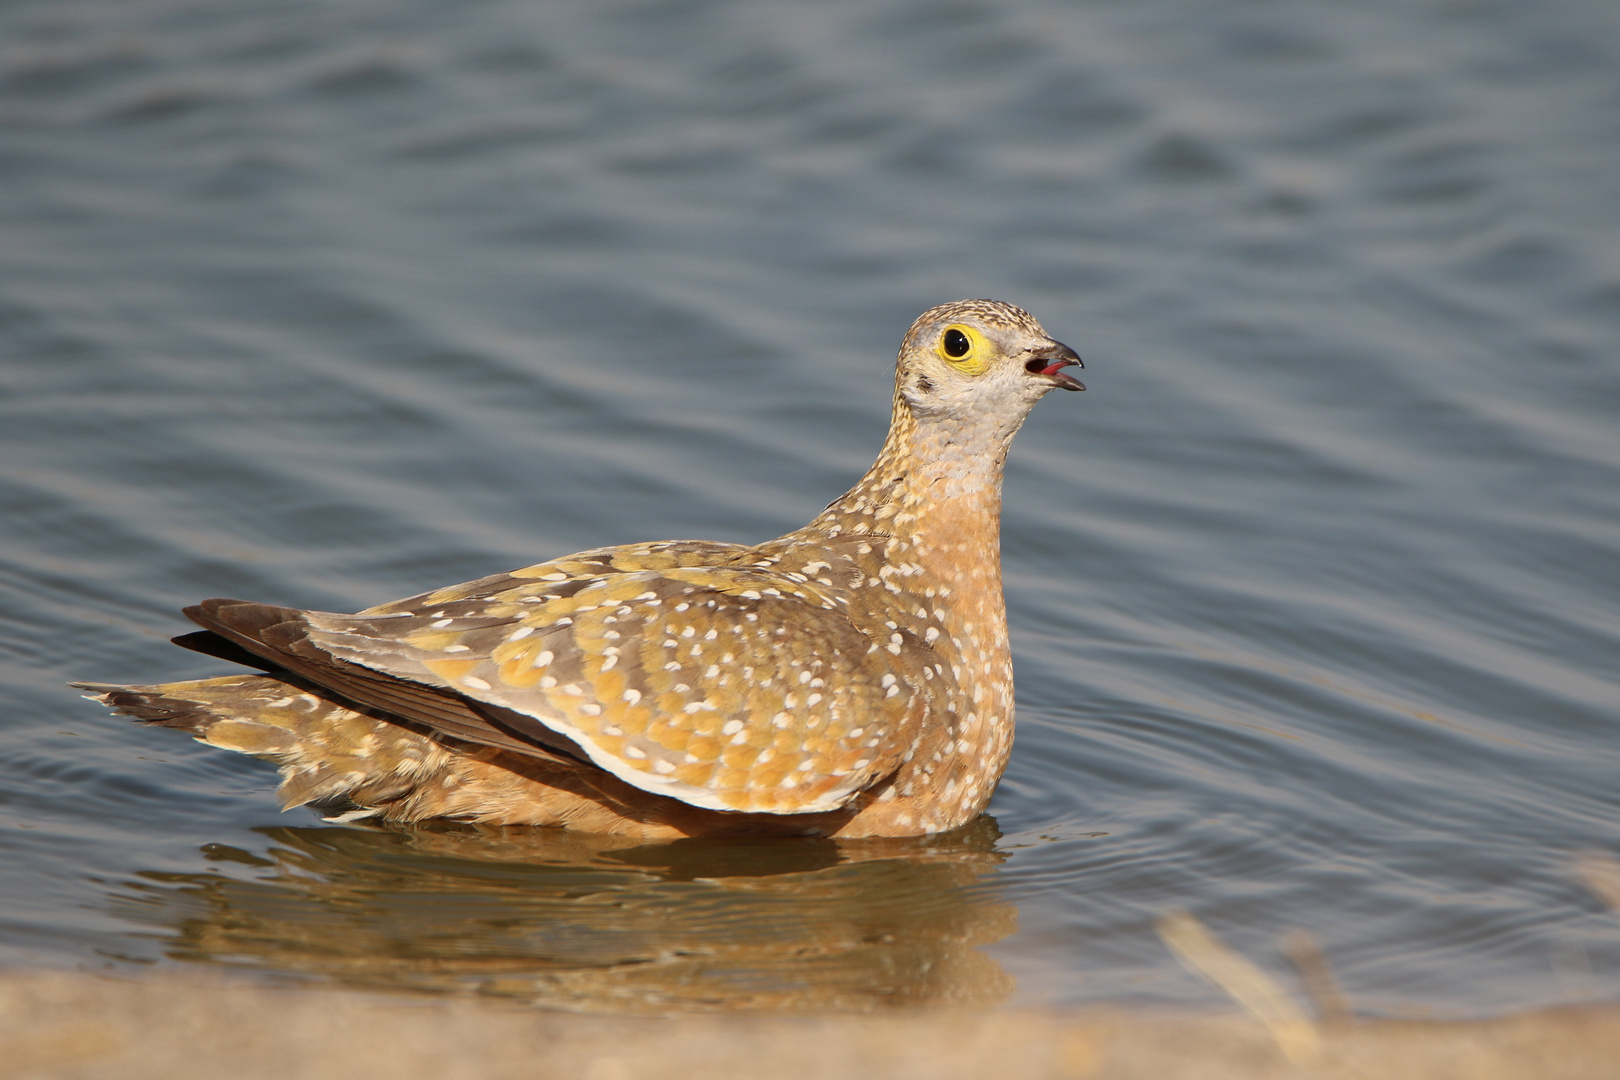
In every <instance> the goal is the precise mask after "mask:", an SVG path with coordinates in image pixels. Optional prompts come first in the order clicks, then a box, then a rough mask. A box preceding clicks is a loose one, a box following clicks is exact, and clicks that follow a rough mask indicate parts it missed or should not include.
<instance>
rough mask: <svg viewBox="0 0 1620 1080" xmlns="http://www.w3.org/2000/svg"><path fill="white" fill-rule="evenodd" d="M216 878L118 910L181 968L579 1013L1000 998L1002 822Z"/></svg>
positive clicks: (342, 865)
mask: <svg viewBox="0 0 1620 1080" xmlns="http://www.w3.org/2000/svg"><path fill="white" fill-rule="evenodd" d="M259 831H260V832H262V833H263V834H264V835H265V836H267V837H268V838H269V839H270V841H271V843H270V847H269V849H268V850H267V851H266V853H265V856H260V855H255V854H251V853H249V852H246V851H242V850H240V849H237V848H231V847H226V846H224V845H217V844H211V845H208V846H207V847H206V848H204V853H205V854H206V855H207V856H208V857H209V858H210V859H212V860H213V861H215V862H216V863H218V864H219V868H218V869H217V870H215V871H213V872H206V873H188V874H173V873H158V872H146V873H142V874H140V875H138V880H136V881H130V882H125V883H123V884H122V885H121V886H120V887H119V888H118V890H117V891H116V892H115V893H114V894H113V896H112V898H111V899H112V904H113V907H114V910H115V912H116V913H117V914H119V915H120V916H122V917H124V918H127V919H130V920H131V921H134V922H136V923H139V924H143V925H147V926H158V927H162V928H164V929H165V930H167V931H169V932H170V933H172V935H173V937H172V939H171V940H170V941H169V943H168V945H167V948H166V952H167V954H168V956H169V957H170V958H171V959H175V960H181V961H190V962H201V963H208V964H217V965H222V966H228V967H235V968H247V969H253V970H257V971H261V972H264V973H270V974H275V975H278V976H282V977H288V976H290V977H293V978H295V979H298V980H299V981H305V980H309V981H331V982H337V983H342V984H346V985H351V986H362V987H366V988H371V989H392V990H406V991H418V992H428V993H462V992H471V993H478V994H483V995H490V996H496V997H502V998H509V999H518V1000H523V1001H528V1002H532V1003H534V1004H537V1005H545V1006H554V1007H561V1008H569V1009H580V1010H590V1011H607V1012H624V1013H658V1012H684V1011H693V1010H701V1011H730V1010H740V1011H766V1012H769V1011H789V1010H791V1011H805V1010H810V1011H840V1012H846V1011H853V1012H865V1011H871V1010H874V1009H881V1008H885V1007H897V1006H898V1007H904V1006H920V1005H927V1004H966V1003H990V1002H995V1001H999V1000H1001V999H1003V998H1005V997H1006V996H1007V995H1008V994H1009V993H1010V992H1011V990H1012V986H1013V983H1012V979H1011V977H1010V976H1009V975H1007V974H1006V973H1005V972H1004V971H1003V970H1002V969H1001V967H1000V965H998V964H997V963H996V962H995V960H993V959H992V958H991V957H989V956H987V955H985V954H984V953H983V952H981V951H979V947H980V946H983V945H987V944H990V943H993V942H996V941H999V940H1001V939H1002V938H1004V937H1006V936H1007V935H1009V934H1011V933H1012V932H1013V930H1014V929H1015V928H1016V921H1017V912H1016V909H1015V907H1014V906H1013V905H1012V904H1010V903H1008V902H1006V901H1005V900H1004V899H1002V898H1001V897H1000V896H998V895H997V892H998V890H997V889H996V888H995V877H996V868H997V867H998V866H999V864H1000V862H1001V860H1002V858H1003V856H1002V855H1000V854H998V853H997V852H996V851H995V841H996V839H997V837H998V836H999V832H998V830H997V829H996V826H995V822H994V820H993V819H991V818H988V817H981V818H979V819H978V820H976V821H974V822H972V823H970V824H969V825H967V826H965V827H963V828H961V829H958V830H955V831H953V832H950V833H944V834H938V835H935V836H929V837H919V838H905V839H870V840H857V841H849V840H843V841H840V840H828V839H820V838H807V837H805V838H787V839H780V838H778V839H759V840H725V841H718V840H681V841H676V842H673V843H663V844H647V843H644V842H637V841H633V840H626V839H615V838H612V837H603V836H595V835H589V834H579V833H571V832H567V831H563V830H557V829H535V828H521V827H507V828H500V827H473V826H463V825H454V824H449V823H439V824H433V825H426V826H392V827H377V828H352V827H345V828H320V827H314V828H295V827H277V828H266V829H262V830H259Z"/></svg>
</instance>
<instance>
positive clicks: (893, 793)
mask: <svg viewBox="0 0 1620 1080" xmlns="http://www.w3.org/2000/svg"><path fill="white" fill-rule="evenodd" d="M1078 362H1079V358H1078V357H1076V356H1075V354H1074V353H1073V352H1072V351H1071V350H1070V349H1068V348H1067V346H1064V345H1061V344H1059V343H1057V342H1055V341H1053V340H1052V339H1051V338H1050V337H1048V336H1047V334H1046V332H1045V331H1044V330H1042V329H1041V327H1040V325H1039V324H1038V323H1036V322H1035V320H1034V319H1033V318H1032V317H1031V316H1030V315H1029V314H1028V313H1027V312H1025V311H1023V310H1021V309H1019V308H1016V307H1013V306H1012V305H1009V304H1003V303H998V302H995V301H988V300H973V301H962V302H959V303H955V304H946V305H943V306H941V307H937V308H934V309H932V310H931V311H928V312H925V313H924V314H923V315H922V316H921V317H920V318H919V319H918V320H917V321H916V323H915V324H913V326H912V327H911V330H910V331H909V332H908V333H907V335H906V338H905V341H904V343H903V344H902V346H901V350H900V356H899V362H898V364H897V369H896V381H895V402H894V416H893V420H892V424H891V427H890V430H889V437H888V440H887V441H886V442H885V444H884V447H883V451H882V453H881V454H880V455H879V457H878V460H877V462H876V463H875V464H874V465H873V466H872V469H871V471H869V472H868V473H867V475H866V476H865V477H864V478H863V479H862V480H861V481H860V483H858V484H857V485H856V486H855V487H854V488H853V489H852V490H851V491H850V492H849V493H848V494H846V495H845V496H844V497H843V498H841V499H839V500H838V501H837V502H835V503H833V504H832V505H831V506H830V507H828V508H827V510H826V511H824V512H823V513H822V514H820V515H819V516H817V517H816V518H815V520H813V521H812V522H810V524H808V525H806V526H805V527H804V528H802V529H799V530H797V531H795V532H792V533H789V534H788V535H786V536H784V537H781V538H780V539H777V540H772V541H769V542H768V543H764V544H759V545H757V546H754V547H746V546H742V545H735V544H718V543H708V542H703V541H674V542H667V543H651V544H633V545H626V546H623V547H616V548H602V549H599V550H595V551H588V552H582V553H580V554H577V555H570V556H568V557H566V558H562V559H556V560H553V561H551V562H547V563H540V564H539V565H536V566H530V567H525V568H523V569H520V570H514V571H512V572H511V573H509V574H500V575H496V576H494V577H489V578H484V579H482V580H480V581H474V582H470V583H467V584H464V585H455V586H451V587H449V588H445V589H440V590H438V591H436V592H431V593H426V594H424V595H421V596H417V597H413V598H411V599H408V600H401V601H398V602H396V603H392V604H384V605H382V606H380V607H375V608H371V609H369V610H367V611H363V612H360V613H359V614H357V615H338V614H331V613H328V612H316V611H297V610H293V609H289V608H279V607H274V606H271V605H266V604H253V603H246V602H242V601H232V600H210V601H206V602H204V603H203V604H201V605H198V606H197V607H194V608H188V609H187V612H186V613H187V615H189V616H190V617H191V618H192V619H193V620H194V621H196V622H197V623H199V624H200V625H202V626H204V627H206V628H207V630H208V631H209V633H205V634H194V635H190V637H189V638H187V639H179V640H181V643H182V644H187V645H189V646H191V647H193V648H198V649H200V650H202V651H205V652H212V653H215V654H217V655H221V656H227V657H230V658H232V659H241V660H243V661H244V662H248V663H255V664H259V663H262V664H263V666H268V667H271V668H272V669H273V670H272V671H271V673H270V674H266V675H236V676H227V677H225V678H219V679H208V680H202V681H198V682H186V683H171V684H167V685H164V686H153V687H108V686H86V688H87V689H91V690H94V691H96V696H97V697H98V698H99V699H100V700H102V701H104V702H106V703H107V704H110V705H113V706H115V707H117V708H118V709H120V710H121V711H123V712H126V713H129V714H132V715H134V716H137V717H139V718H141V719H144V720H148V721H151V722H154V723H159V724H163V725H166V726H170V727H179V728H182V729H184V730H187V731H190V732H191V733H192V734H194V735H195V736H196V737H197V738H198V739H200V740H202V741H204V742H207V743H210V744H212V745H215V746H221V747H224V748H226V749H232V750H239V751H242V752H245V753H250V754H255V755H257V756H260V757H264V758H267V759H269V760H272V761H275V762H277V763H278V764H280V765H281V767H282V773H283V778H284V779H283V784H282V791H281V794H282V799H283V802H284V804H286V805H288V806H292V805H299V804H304V803H310V804H314V805H317V806H320V807H322V808H323V809H326V810H328V811H330V812H334V813H342V814H345V815H347V816H380V817H384V818H389V819H395V820H407V821H413V820H421V819H424V818H430V817H455V818H461V819H466V820H475V821H484V822H498V823H505V824H536V825H567V826H572V827H575V828H581V829H589V830H592V831H598V832H612V833H626V834H632V835H639V836H647V837H659V836H680V835H723V834H735V833H750V832H784V833H810V834H820V835H838V836H871V835H886V836H893V835H914V834H921V833H928V832H938V831H942V830H946V829H951V828H954V827H956V826H958V825H961V824H963V823H965V822H967V821H969V820H971V819H972V818H973V817H974V816H975V815H977V814H978V813H979V812H980V811H982V810H983V809H984V807H985V805H986V804H987V803H988V802H989V799H990V795H991V793H992V791H993V790H994V788H995V785H996V782H997V780H998V779H999V778H1000V776H1001V773H1002V770H1003V769H1004V768H1005V766H1006V762H1007V754H1008V751H1009V749H1010V747H1011V744H1012V723H1013V687H1012V663H1011V658H1010V655H1009V653H1008V648H1007V630H1006V613H1005V609H1004V607H1003V604H1002V594H1001V568H1000V557H999V521H1000V510H1001V475H1002V465H1003V462H1004V461H1005V458H1006V453H1007V447H1008V445H1009V444H1010V442H1011V440H1012V437H1013V435H1014V434H1015V433H1016V432H1017V430H1018V428H1019V426H1020V425H1021V424H1022V423H1023V420H1024V417H1025V416H1026V415H1027V413H1028V411H1029V409H1030V407H1031V406H1032V405H1034V403H1035V402H1036V401H1037V400H1038V399H1039V398H1040V397H1041V396H1042V395H1044V394H1045V393H1046V392H1047V391H1049V390H1051V389H1053V388H1055V387H1059V386H1061V387H1064V388H1067V389H1075V390H1078V389H1083V388H1082V387H1081V386H1080V384H1079V383H1078V382H1076V381H1075V380H1074V379H1072V378H1070V377H1069V376H1068V375H1066V374H1064V373H1063V372H1062V370H1061V369H1062V368H1063V367H1065V366H1067V365H1070V364H1076V363H1078ZM250 654H251V655H250ZM264 662H267V663H264Z"/></svg>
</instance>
